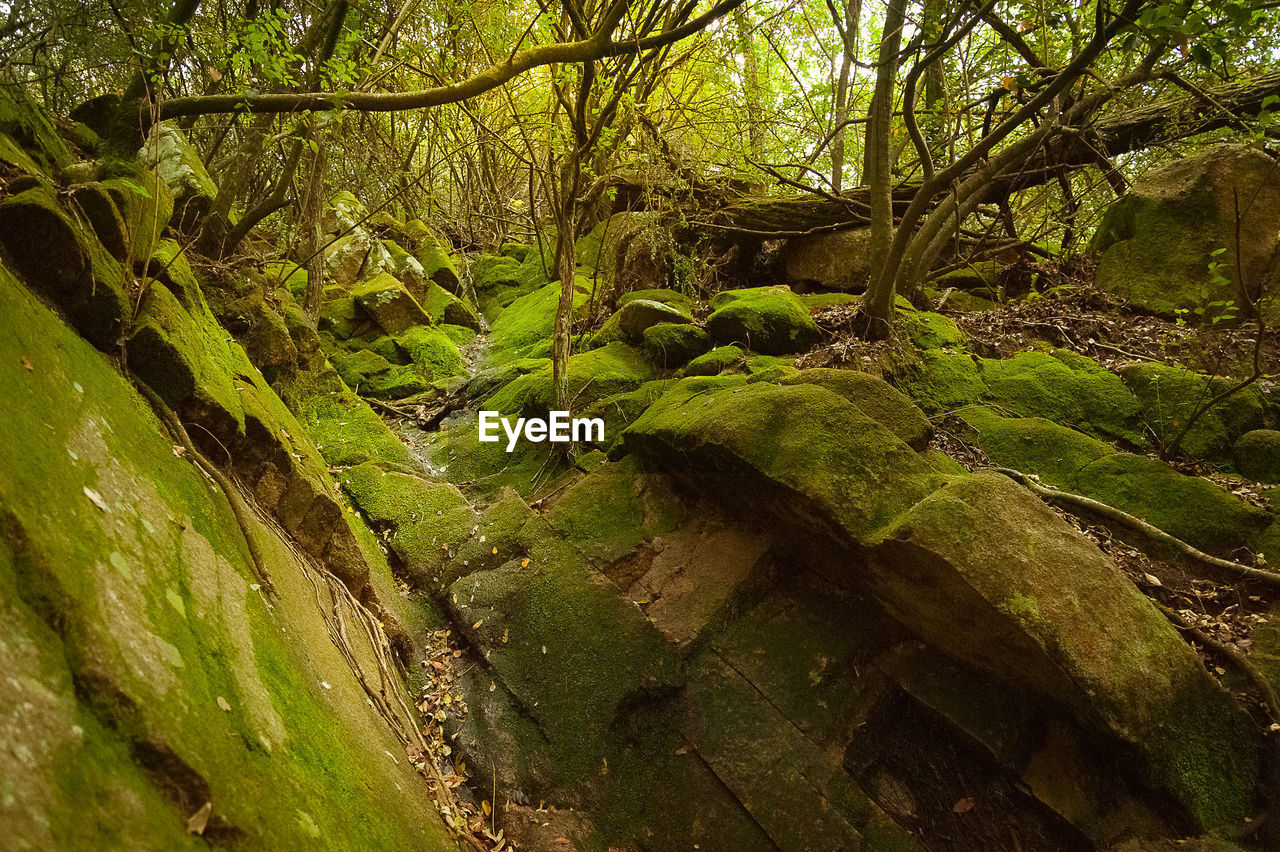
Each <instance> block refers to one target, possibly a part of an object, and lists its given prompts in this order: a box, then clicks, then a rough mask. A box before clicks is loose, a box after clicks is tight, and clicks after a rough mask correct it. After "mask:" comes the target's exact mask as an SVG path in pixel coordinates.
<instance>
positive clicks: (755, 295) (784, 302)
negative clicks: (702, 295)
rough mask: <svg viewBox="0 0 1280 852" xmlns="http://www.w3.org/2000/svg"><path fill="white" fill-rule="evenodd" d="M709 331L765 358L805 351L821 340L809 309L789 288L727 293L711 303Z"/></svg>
mask: <svg viewBox="0 0 1280 852" xmlns="http://www.w3.org/2000/svg"><path fill="white" fill-rule="evenodd" d="M711 307H712V308H713V311H712V314H711V316H709V317H707V331H708V332H710V333H711V336H712V337H714V338H715V339H716V340H718V341H719V342H721V343H741V344H743V345H745V346H747V347H748V348H749V349H751V350H752V351H753V352H760V353H762V354H764V355H785V354H787V353H788V352H804V351H806V350H807V349H809V348H810V347H811V346H813V345H814V344H815V343H817V342H818V341H819V340H821V339H822V332H821V331H819V330H818V326H817V325H816V324H815V323H814V321H813V319H812V318H811V317H810V316H809V309H808V308H806V307H805V305H804V302H802V301H800V299H799V298H797V297H796V295H795V294H794V293H792V292H791V291H790V290H789V289H788V288H786V287H752V288H748V289H746V290H725V291H724V292H722V293H719V294H717V295H716V297H715V298H714V299H712V300H711Z"/></svg>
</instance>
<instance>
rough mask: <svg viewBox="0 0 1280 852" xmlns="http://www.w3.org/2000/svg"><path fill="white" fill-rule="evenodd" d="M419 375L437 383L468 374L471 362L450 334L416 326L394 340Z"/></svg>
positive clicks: (440, 330) (429, 381)
mask: <svg viewBox="0 0 1280 852" xmlns="http://www.w3.org/2000/svg"><path fill="white" fill-rule="evenodd" d="M392 340H393V341H394V343H395V345H396V347H397V348H399V349H400V350H401V351H402V352H404V354H405V355H406V356H407V358H408V361H409V363H410V364H412V365H413V369H414V370H415V372H417V373H418V375H420V376H422V378H423V379H425V380H426V381H427V382H428V383H431V384H434V383H436V382H442V381H445V380H446V379H451V378H453V377H455V376H461V375H464V374H465V373H466V372H467V363H466V361H465V360H463V357H462V353H461V352H459V351H458V347H457V345H456V344H455V343H454V342H453V340H452V339H451V338H450V336H449V334H448V333H447V332H445V331H444V330H442V329H440V328H431V327H427V326H416V327H414V328H411V329H409V330H408V331H405V332H404V333H402V334H399V335H397V336H396V337H394V338H392Z"/></svg>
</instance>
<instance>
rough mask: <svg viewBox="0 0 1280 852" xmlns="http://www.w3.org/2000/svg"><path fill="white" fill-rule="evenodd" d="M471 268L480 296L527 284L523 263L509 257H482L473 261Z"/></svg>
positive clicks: (474, 283)
mask: <svg viewBox="0 0 1280 852" xmlns="http://www.w3.org/2000/svg"><path fill="white" fill-rule="evenodd" d="M470 268H471V279H472V283H473V286H474V287H475V290H476V293H477V294H478V295H480V296H486V295H490V294H491V293H493V292H494V291H496V290H501V289H506V288H508V287H519V286H520V285H521V284H524V283H526V282H525V280H524V275H523V270H524V267H523V266H521V261H520V260H517V259H516V258H513V257H510V256H508V255H502V254H485V255H481V256H479V257H477V258H476V259H475V260H473V261H471V267H470Z"/></svg>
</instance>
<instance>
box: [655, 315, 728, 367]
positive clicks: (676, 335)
mask: <svg viewBox="0 0 1280 852" xmlns="http://www.w3.org/2000/svg"><path fill="white" fill-rule="evenodd" d="M643 341H644V351H645V353H646V354H647V355H648V356H649V357H650V358H651V359H652V360H653V362H654V363H655V364H658V365H659V366H661V367H664V368H666V369H674V368H676V367H680V366H683V365H685V364H687V363H689V361H690V360H691V359H693V358H696V357H698V356H699V355H703V354H705V353H706V352H708V351H709V350H710V349H711V348H712V347H713V346H715V341H713V340H712V339H711V335H709V334H707V332H706V331H705V330H703V329H702V328H699V327H698V326H696V325H691V324H688V323H674V322H663V323H657V324H656V325H652V326H650V327H648V328H646V329H645V330H644V337H643Z"/></svg>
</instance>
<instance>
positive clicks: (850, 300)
mask: <svg viewBox="0 0 1280 852" xmlns="http://www.w3.org/2000/svg"><path fill="white" fill-rule="evenodd" d="M799 299H800V301H801V302H803V303H804V306H805V307H806V308H808V309H809V312H810V313H816V312H818V311H823V310H826V309H827V308H834V307H838V306H842V305H856V304H858V303H859V302H861V301H862V297H861V296H856V295H854V294H853V293H801V294H800V295H799Z"/></svg>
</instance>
